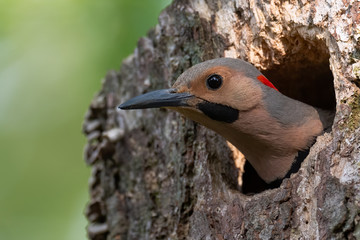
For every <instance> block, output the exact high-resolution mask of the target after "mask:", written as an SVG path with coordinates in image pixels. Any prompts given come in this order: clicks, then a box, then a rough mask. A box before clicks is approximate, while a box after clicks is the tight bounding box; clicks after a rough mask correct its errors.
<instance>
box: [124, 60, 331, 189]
mask: <svg viewBox="0 0 360 240" xmlns="http://www.w3.org/2000/svg"><path fill="white" fill-rule="evenodd" d="M118 108H120V109H123V110H130V109H145V108H168V109H171V110H175V111H177V112H179V113H181V114H183V115H184V116H185V117H187V118H189V119H191V120H193V121H195V122H198V123H200V124H201V125H204V126H205V127H207V128H209V129H211V130H213V131H215V132H216V133H218V134H219V135H221V136H223V137H224V138H225V139H226V140H228V141H229V142H230V143H231V144H232V145H234V146H235V147H236V148H237V149H239V151H240V152H241V153H243V154H244V156H245V158H246V160H247V161H246V164H245V173H244V176H247V178H248V179H249V180H247V181H246V182H245V180H243V182H244V184H245V183H246V185H245V186H243V192H245V193H252V192H254V193H256V192H261V191H263V190H266V189H272V188H276V187H279V186H280V184H281V182H282V180H283V179H284V178H288V177H290V174H292V173H294V172H297V171H298V169H299V168H300V166H301V162H302V161H303V160H304V159H305V158H306V156H307V155H308V153H309V148H310V147H311V146H312V145H313V144H314V142H315V140H316V137H317V136H319V135H321V134H322V133H323V132H324V130H326V129H327V128H329V127H330V126H331V124H332V122H331V119H332V116H331V113H329V111H326V110H322V109H319V108H316V107H313V106H311V105H308V104H306V103H303V102H300V101H298V100H295V99H292V98H290V97H287V96H285V95H284V94H282V93H281V92H279V90H278V89H277V88H276V87H275V86H274V85H273V83H272V82H271V81H269V80H268V79H267V78H266V77H265V76H264V75H263V74H262V73H261V72H260V71H259V70H258V69H257V68H255V67H254V66H253V65H252V64H250V63H248V62H246V61H244V60H241V59H237V58H216V59H212V60H207V61H204V62H201V63H198V64H196V65H194V66H192V67H191V68H189V69H187V70H186V71H184V72H183V73H182V74H181V75H180V76H179V77H178V78H177V80H176V81H175V83H174V84H173V86H172V87H171V88H169V89H161V90H155V91H151V92H148V93H145V94H143V95H140V96H137V97H134V98H132V99H130V100H128V101H126V102H124V103H122V104H121V105H119V106H118ZM244 176H243V179H244ZM252 185H254V186H255V185H256V187H252Z"/></svg>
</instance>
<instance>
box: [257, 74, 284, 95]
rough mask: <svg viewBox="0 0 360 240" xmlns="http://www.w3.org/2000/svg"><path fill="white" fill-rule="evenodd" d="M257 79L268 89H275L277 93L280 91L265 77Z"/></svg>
mask: <svg viewBox="0 0 360 240" xmlns="http://www.w3.org/2000/svg"><path fill="white" fill-rule="evenodd" d="M257 79H258V80H259V81H260V82H262V83H263V84H265V85H266V86H268V87H271V88H273V89H275V90H276V91H279V90H278V89H277V88H276V87H275V86H274V85H273V84H272V83H271V82H270V81H269V80H268V79H267V78H266V77H265V76H264V75H259V76H257Z"/></svg>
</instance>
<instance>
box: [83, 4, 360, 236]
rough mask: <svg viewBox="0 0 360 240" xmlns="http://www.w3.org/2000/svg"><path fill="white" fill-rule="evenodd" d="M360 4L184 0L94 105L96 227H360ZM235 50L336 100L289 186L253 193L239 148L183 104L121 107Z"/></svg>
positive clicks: (192, 231) (295, 92) (290, 87)
mask: <svg viewBox="0 0 360 240" xmlns="http://www.w3.org/2000/svg"><path fill="white" fill-rule="evenodd" d="M358 10H359V3H358V2H357V1H350V0H346V1H325V0H320V1H306V0H301V1H279V0H271V1H254V0H249V1H243V0H238V1H226V0H219V1H213V0H195V1H174V2H173V3H172V4H171V5H170V6H169V7H168V8H167V9H165V10H164V11H163V12H162V13H161V15H160V16H159V24H158V25H157V26H156V27H155V29H153V30H152V31H150V32H149V34H148V36H146V37H144V38H142V39H140V40H139V42H138V46H137V48H136V49H135V51H134V54H133V55H131V56H129V57H128V58H127V59H126V60H125V61H124V62H123V64H122V66H121V70H120V71H111V72H109V73H108V75H107V76H106V77H105V79H104V82H103V87H102V89H101V91H100V92H99V94H98V95H97V96H96V97H95V98H94V99H93V101H92V103H91V105H90V108H89V111H88V113H87V115H86V118H85V123H84V132H85V134H86V135H87V138H88V144H87V147H86V151H85V159H86V162H87V163H88V164H89V165H90V166H91V168H92V176H91V179H90V202H89V204H88V207H87V213H86V214H87V217H88V220H89V226H88V234H89V238H90V239H99V240H100V239H163V238H167V239H288V238H290V239H329V238H333V239H345V238H349V239H351V238H352V239H355V238H360V225H359V222H360V216H359V211H360V210H359V209H360V197H359V196H360V176H359V168H360V140H359V135H360V128H359V124H358V121H357V120H358V116H359V111H358V109H359V88H358V86H359V77H358V75H357V74H356V71H355V70H356V69H357V68H356V67H357V66H358V64H359V62H360V58H359V57H358V55H359V52H360V47H359V46H360V44H359V36H360V35H359V32H360V27H359V26H360V25H359V23H360V14H359V11H358ZM224 56H225V57H234V58H241V59H244V60H246V61H249V62H251V63H252V64H254V65H255V66H256V67H258V68H259V69H260V70H261V71H263V73H265V75H266V76H268V77H269V78H270V79H271V80H272V81H273V82H274V83H275V85H276V84H278V86H279V88H281V89H282V91H284V92H285V93H286V94H287V95H289V96H291V97H294V98H297V99H299V100H302V101H308V103H310V104H313V105H319V106H320V107H324V108H332V107H335V106H336V116H335V120H334V124H333V127H332V131H331V132H329V133H325V134H324V135H322V136H320V137H318V139H317V142H316V144H315V145H314V146H313V147H312V149H311V151H310V154H309V156H308V157H307V159H306V160H305V161H304V163H303V164H302V167H301V169H300V171H299V172H298V173H296V174H293V175H292V176H291V178H290V179H286V180H285V181H284V182H283V183H282V185H281V186H280V188H278V189H274V190H271V191H265V192H263V193H260V194H255V195H253V196H245V195H243V194H242V193H241V192H240V191H239V188H238V186H237V183H238V173H239V172H238V170H237V169H236V166H235V164H234V158H236V157H234V156H237V154H236V153H235V152H234V151H235V150H234V149H233V148H232V147H229V145H228V144H227V143H226V141H225V140H224V139H223V138H222V137H220V136H218V135H216V134H215V133H213V132H211V131H210V130H207V129H206V128H204V127H202V126H200V125H198V124H195V123H194V122H192V121H190V120H188V119H185V118H183V117H181V116H180V115H178V114H176V113H174V112H170V111H166V110H143V111H130V112H122V111H117V110H116V106H117V105H118V104H119V103H120V102H123V101H124V100H127V99H129V98H130V97H132V96H136V95H139V94H141V93H144V92H147V91H150V90H155V89H160V88H167V87H170V86H171V85H172V83H173V82H174V81H175V80H176V78H177V77H178V76H179V75H180V74H181V73H182V72H183V71H184V70H185V69H187V68H189V67H190V66H192V65H194V64H196V63H198V62H201V61H204V60H207V59H212V58H217V57H224ZM354 69H355V70H354ZM334 93H335V94H334ZM335 96H336V98H335Z"/></svg>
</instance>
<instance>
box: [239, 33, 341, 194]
mask: <svg viewBox="0 0 360 240" xmlns="http://www.w3.org/2000/svg"><path fill="white" fill-rule="evenodd" d="M283 42H284V47H285V49H287V54H286V56H282V57H281V58H280V59H279V62H280V63H281V64H272V65H271V64H270V66H269V67H268V68H267V69H266V70H265V71H264V70H263V71H261V72H262V73H263V74H264V75H265V76H266V77H267V78H268V79H269V80H270V81H271V82H272V83H273V84H274V85H275V87H276V88H277V89H278V90H279V91H280V92H281V93H283V94H284V95H286V96H288V97H290V98H293V99H296V100H299V101H301V102H304V103H307V104H309V105H311V106H314V107H316V108H321V109H323V110H327V111H331V112H332V113H335V110H336V109H335V107H336V99H335V90H334V81H333V80H334V77H333V75H332V72H331V70H330V63H329V58H330V55H329V51H328V48H327V46H326V44H325V42H324V41H321V40H314V41H309V40H305V39H303V38H302V37H301V36H296V37H293V38H291V39H286V40H284V41H283ZM332 120H333V119H332ZM274 167H276V166H274ZM269 188H273V187H271V186H268V185H267V184H266V183H265V182H264V181H263V180H262V179H260V177H259V176H258V175H257V173H256V171H255V170H254V169H253V168H252V166H251V165H250V164H249V163H245V166H244V173H243V175H242V192H243V193H245V194H249V193H259V192H261V191H264V190H266V189H269Z"/></svg>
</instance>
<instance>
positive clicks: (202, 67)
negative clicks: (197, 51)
mask: <svg viewBox="0 0 360 240" xmlns="http://www.w3.org/2000/svg"><path fill="white" fill-rule="evenodd" d="M215 73H217V74H220V75H221V74H222V75H225V76H223V77H226V78H228V77H230V76H233V75H242V76H246V77H249V78H251V79H256V77H257V76H259V75H262V74H261V72H260V71H259V70H257V69H256V68H255V67H254V66H253V65H251V64H250V63H248V62H245V61H243V60H241V59H234V58H217V59H212V60H208V61H205V62H202V63H199V64H196V65H194V66H192V67H191V68H189V69H188V70H186V71H185V72H183V73H182V74H181V75H180V76H179V77H178V79H177V80H176V82H175V83H174V85H173V87H174V88H178V89H179V88H180V87H181V86H187V88H190V87H191V85H192V83H193V82H197V81H199V80H203V79H205V78H206V77H208V76H210V75H211V74H215Z"/></svg>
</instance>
